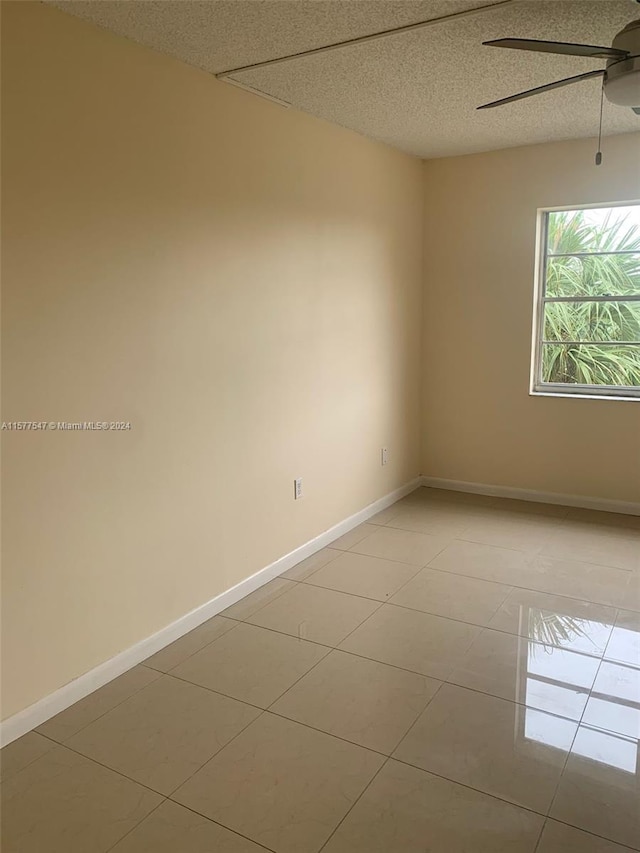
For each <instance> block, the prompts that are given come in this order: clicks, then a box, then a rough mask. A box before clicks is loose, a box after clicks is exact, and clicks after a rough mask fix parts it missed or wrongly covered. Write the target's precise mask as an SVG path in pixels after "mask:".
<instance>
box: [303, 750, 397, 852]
mask: <svg viewBox="0 0 640 853" xmlns="http://www.w3.org/2000/svg"><path fill="white" fill-rule="evenodd" d="M390 760H391V757H390V756H387V757H386V758H385V760H384V761H383V762H382V764H381V765H380V767H379V768H378V769H377V770H376V772H375V773H374V774H373V776H372V777H371V779H369V781H368V782H367V784H366V785H365V786H364V788H363V789H362V791H360V793H359V794H358V796H357V797H356V798H355V800H354V801H353V802H352V803H351V805H350V806H349V808H348V809H347V811H346V812H345V813H344V814H343V816H342V818H341V819H340V820H339V821H338V823H337V824H336V826H335V827H334V829H333V830H332V832H331V834H330V835H329V837H328V838H327V840H326V841H325V842H324V844H323V845H322V847H320V849H319V850H318V853H322V851H323V850H324V849H325V847H326V846H327V844H328V843H329V842H330V841H331V839H332V838H333V836H334V835H335V834H336V832H337V831H338V830H339V829H340V827H341V826H342V824H343V823H344V822H345V820H346V819H347V817H348V816H349V815H350V814H351V812H352V811H353V809H354V808H355V807H356V805H357V804H358V803H359V802H360V800H361V799H362V797H363V796H364V795H365V793H366V792H367V791H368V790H369V788H370V787H371V785H372V784H373V782H374V780H375V779H376V778H377V777H378V775H379V774H380V773H381V772H382V770H383V769H384V768H385V767H386V766H387V764H388V763H389V761H390Z"/></svg>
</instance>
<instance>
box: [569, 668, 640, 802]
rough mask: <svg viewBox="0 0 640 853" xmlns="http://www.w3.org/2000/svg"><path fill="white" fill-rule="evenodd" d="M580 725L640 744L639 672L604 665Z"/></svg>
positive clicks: (637, 670)
mask: <svg viewBox="0 0 640 853" xmlns="http://www.w3.org/2000/svg"><path fill="white" fill-rule="evenodd" d="M583 722H584V723H587V724H588V725H591V726H596V727H597V728H599V729H606V730H607V731H611V732H617V733H618V734H621V735H627V736H628V737H630V738H634V739H635V740H636V741H640V668H638V667H637V666H632V665H631V664H627V663H612V662H610V661H603V663H602V665H601V667H600V669H599V671H598V677H597V678H596V682H595V684H594V685H593V695H592V696H591V698H590V699H589V702H588V704H587V708H586V711H585V712H584V718H583ZM639 808H640V803H639Z"/></svg>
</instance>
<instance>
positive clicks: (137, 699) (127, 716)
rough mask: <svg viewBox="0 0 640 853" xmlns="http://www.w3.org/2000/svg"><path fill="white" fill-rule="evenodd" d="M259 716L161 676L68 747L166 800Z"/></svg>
mask: <svg viewBox="0 0 640 853" xmlns="http://www.w3.org/2000/svg"><path fill="white" fill-rule="evenodd" d="M259 713H260V711H258V710H257V709H256V708H251V707H249V706H248V705H244V704H242V703H241V702H236V701H235V700H234V699H228V698H227V697H226V696H220V695H218V694H217V693H212V692H211V691H210V690H205V689H204V688H202V687H197V686H196V685H194V684H188V683H187V682H185V681H180V680H178V679H177V678H172V677H171V676H168V675H163V676H161V677H160V678H159V679H158V680H157V681H154V682H153V683H152V684H150V685H149V686H148V687H145V688H144V689H143V690H141V691H140V692H139V693H136V694H135V696H132V697H131V699H128V700H127V701H126V702H124V703H123V704H122V705H119V706H118V707H117V708H114V709H113V710H112V711H109V712H108V713H107V714H105V715H104V716H103V717H101V718H100V719H99V720H97V721H96V722H95V723H92V724H91V725H90V726H87V728H85V729H83V730H82V731H81V732H79V733H78V734H77V735H74V737H72V738H71V739H70V740H69V741H68V743H69V746H70V747H71V748H72V749H75V750H77V751H78V752H81V753H82V754H83V755H86V756H88V757H89V758H93V759H95V760H96V761H99V762H100V763H101V764H105V765H106V766H107V767H111V768H112V769H113V770H117V771H118V772H120V773H123V774H124V775H125V776H128V777H129V778H130V779H134V780H135V781H137V782H141V783H142V784H143V785H146V786H147V787H149V788H152V789H153V790H154V791H159V792H160V793H161V794H170V793H171V792H172V791H173V790H175V789H176V788H177V787H178V785H180V784H181V783H182V782H184V781H185V779H188V778H189V776H191V775H192V774H193V773H195V771H196V770H198V768H199V767H201V766H202V765H203V764H204V763H205V761H207V760H208V759H209V758H211V756H212V755H214V754H215V753H216V752H217V751H218V750H219V749H220V748H221V747H222V746H224V744H225V743H227V742H228V741H229V740H230V739H231V738H232V737H234V736H235V735H236V734H238V732H240V731H242V729H243V728H244V727H245V726H247V725H248V724H249V723H250V722H251V721H252V720H254V719H255V718H256V717H257V716H258V714H259Z"/></svg>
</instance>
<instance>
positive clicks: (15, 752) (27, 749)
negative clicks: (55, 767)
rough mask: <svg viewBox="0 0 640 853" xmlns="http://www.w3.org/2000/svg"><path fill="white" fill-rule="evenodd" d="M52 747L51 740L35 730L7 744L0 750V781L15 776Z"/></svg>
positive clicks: (53, 745) (53, 744)
mask: <svg viewBox="0 0 640 853" xmlns="http://www.w3.org/2000/svg"><path fill="white" fill-rule="evenodd" d="M54 747H55V743H54V742H53V741H52V740H47V738H46V737H42V735H39V734H37V733H36V732H28V733H27V734H26V735H23V736H22V737H20V738H18V739H17V740H14V741H13V743H10V744H7V746H5V747H3V748H2V750H0V781H2V782H5V781H6V780H7V779H9V778H10V777H11V776H15V774H16V773H19V772H20V771H21V770H24V768H25V767H28V766H29V764H32V763H33V762H34V761H36V759H38V758H40V757H41V756H43V755H45V753H47V752H49V750H51V749H53V748H54Z"/></svg>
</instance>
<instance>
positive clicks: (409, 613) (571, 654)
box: [0, 489, 640, 853]
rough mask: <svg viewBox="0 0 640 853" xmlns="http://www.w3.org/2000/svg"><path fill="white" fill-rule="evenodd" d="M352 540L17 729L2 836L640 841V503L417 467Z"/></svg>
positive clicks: (207, 847) (308, 852)
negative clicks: (455, 489) (424, 472)
mask: <svg viewBox="0 0 640 853" xmlns="http://www.w3.org/2000/svg"><path fill="white" fill-rule="evenodd" d="M332 546H334V547H332ZM332 546H330V547H328V548H324V549H322V550H321V551H319V552H318V553H317V554H314V555H313V556H312V557H309V558H308V559H307V560H304V561H303V562H302V563H300V564H299V565H298V566H295V567H294V568H293V569H291V570H289V571H288V572H286V573H285V575H284V576H283V578H279V579H276V580H274V581H272V582H271V583H269V584H267V585H266V586H264V587H263V588H261V589H259V590H257V591H256V592H254V593H252V594H251V595H249V596H247V598H245V599H243V600H242V601H240V602H238V603H237V604H235V605H233V607H230V608H229V609H228V610H226V611H225V612H224V614H221V615H220V616H216V617H214V618H213V619H211V620H210V621H209V622H208V623H205V625H202V626H200V627H199V628H197V629H196V630H195V631H192V632H191V633H190V634H188V635H186V636H185V637H182V638H181V639H179V640H177V641H176V642H175V643H172V644H171V645H170V646H168V647H167V648H165V649H163V650H162V651H160V652H158V653H157V654H155V655H153V656H152V657H151V658H149V659H148V660H147V661H145V662H144V663H143V664H141V665H140V666H137V667H134V668H133V669H132V670H131V671H130V672H128V673H125V675H123V676H121V677H120V678H118V679H116V680H115V681H113V682H111V683H110V684H108V685H106V686H105V687H103V688H102V689H101V690H98V691H97V692H96V693H94V694H92V695H91V696H89V697H87V698H86V699H83V700H82V701H81V702H78V703H77V704H76V705H75V706H73V707H72V708H69V709H68V710H66V711H63V712H62V713H61V714H58V715H57V716H56V717H54V718H53V719H51V720H49V721H47V722H46V723H44V724H43V725H42V726H40V727H39V728H38V729H37V731H34V732H30V733H29V734H27V735H25V736H24V737H22V738H20V739H19V740H17V741H15V742H14V743H12V744H10V745H9V746H7V747H5V749H3V750H2V753H1V754H0V758H1V766H0V770H1V778H2V787H1V793H2V845H1V846H2V851H3V853H108V851H113V853H211V851H214V850H215V851H216V853H259V851H261V850H262V851H272V852H273V853H319V851H321V850H323V851H325V853H424V851H426V850H429V851H431V853H503V851H504V853H565V852H566V853H625V851H627V853H629V851H630V850H640V805H639V804H640V787H639V782H640V763H639V742H640V519H639V518H637V517H633V516H622V515H613V514H608V513H598V512H595V511H592V510H576V509H568V508H564V507H557V506H546V505H543V504H531V503H525V502H517V501H510V500H503V499H499V498H488V497H484V496H474V495H464V494H456V493H451V492H442V491H439V490H435V489H419V490H418V491H416V492H414V493H413V494H411V495H409V496H408V497H407V498H405V499H403V500H402V501H399V502H398V503H397V504H395V505H394V506H392V507H389V508H388V509H387V510H384V511H383V512H382V513H379V514H378V515H377V516H375V517H374V518H372V519H370V520H369V522H368V523H366V524H363V525H361V526H360V527H359V528H357V529H355V530H353V531H350V533H348V534H346V535H345V536H342V537H340V539H338V540H336V541H335V542H334V543H332Z"/></svg>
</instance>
